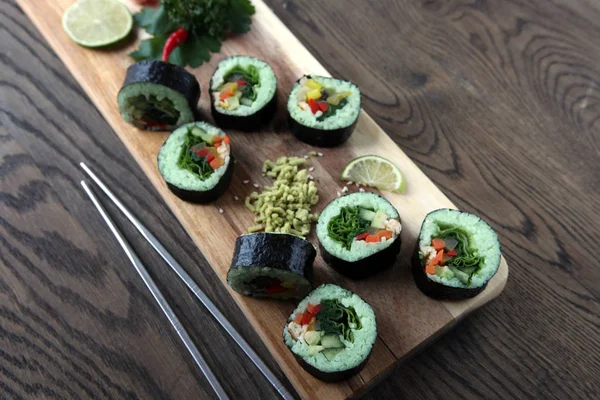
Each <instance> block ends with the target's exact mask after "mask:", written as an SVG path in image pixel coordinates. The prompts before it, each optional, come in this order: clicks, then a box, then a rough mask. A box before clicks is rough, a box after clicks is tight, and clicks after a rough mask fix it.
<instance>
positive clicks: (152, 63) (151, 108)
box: [117, 60, 200, 131]
mask: <svg viewBox="0 0 600 400" xmlns="http://www.w3.org/2000/svg"><path fill="white" fill-rule="evenodd" d="M199 99H200V85H199V84H198V81H197V80H196V77H195V76H194V75H192V74H190V73H189V72H187V71H186V70H185V69H183V68H181V67H179V66H177V65H174V64H169V63H166V62H162V61H156V60H144V61H140V62H137V63H135V64H133V65H131V66H130V67H129V68H127V74H126V75H125V82H123V86H122V87H121V90H120V91H119V94H118V95H117V100H118V103H119V112H120V113H121V117H123V119H124V120H125V121H127V122H129V123H130V124H131V125H133V126H135V127H136V128H139V129H145V130H149V131H167V130H169V131H170V130H173V129H175V128H176V127H178V126H180V125H183V124H185V123H188V122H192V121H194V119H195V118H194V112H195V110H196V107H197V106H198V100H199Z"/></svg>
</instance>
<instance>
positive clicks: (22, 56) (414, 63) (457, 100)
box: [0, 0, 600, 398]
mask: <svg viewBox="0 0 600 400" xmlns="http://www.w3.org/2000/svg"><path fill="white" fill-rule="evenodd" d="M268 3H269V4H270V5H271V6H272V7H273V8H274V10H275V11H276V13H277V14H278V15H279V16H280V18H282V19H283V20H284V22H285V23H286V24H287V25H288V26H289V27H290V28H291V29H292V31H293V32H294V33H295V34H296V35H297V36H298V37H299V38H300V39H301V40H302V41H303V42H304V43H305V44H306V45H307V46H308V47H309V49H310V50H311V51H313V53H314V54H315V55H316V56H317V57H318V58H319V59H320V60H321V61H322V62H323V63H324V65H325V66H326V67H327V68H328V69H329V70H330V71H331V72H332V73H335V74H337V75H340V76H343V77H346V78H349V79H351V80H353V81H355V82H356V83H358V84H359V85H360V86H361V87H362V88H363V91H364V93H365V97H364V105H365V108H366V109H367V111H368V112H369V113H370V114H371V115H372V116H373V117H374V118H376V120H377V122H378V123H379V124H381V125H382V127H383V128H384V129H385V130H386V132H388V133H389V134H390V135H392V136H393V138H394V140H395V141H396V142H397V143H398V144H399V145H400V146H401V147H402V148H403V150H404V151H405V152H407V153H408V154H409V155H410V156H411V157H412V158H413V160H415V162H416V163H417V164H418V165H419V167H420V168H422V169H423V170H424V171H425V172H426V173H427V174H428V175H429V176H430V177H431V178H432V179H433V180H434V182H435V183H436V184H437V185H438V186H439V187H441V188H442V189H443V190H444V192H445V193H447V194H448V195H449V197H450V198H451V200H453V201H454V202H455V203H456V204H458V205H459V206H460V207H461V208H464V209H466V210H469V211H473V212H477V213H479V214H481V215H483V216H485V217H487V218H488V219H490V220H491V221H492V222H493V223H494V225H495V226H496V227H497V228H498V231H499V234H500V237H501V241H502V244H503V246H504V254H505V256H506V257H507V258H508V260H509V263H510V264H511V266H512V268H511V278H510V280H509V284H508V286H507V288H506V289H505V292H504V293H503V295H502V296H501V297H500V298H499V299H497V300H496V301H495V302H493V303H491V304H490V305H488V306H486V308H485V309H483V310H481V311H479V312H477V313H475V314H474V315H472V316H471V317H469V318H468V319H467V320H466V321H464V322H463V323H462V324H460V325H459V326H458V327H457V328H455V329H454V330H453V331H452V332H450V333H449V334H447V335H446V336H445V337H444V338H442V339H441V340H440V341H439V342H437V343H436V344H435V345H434V346H432V347H430V348H429V349H428V350H427V351H425V352H424V353H422V354H421V355H419V356H417V357H416V358H414V359H412V360H410V361H408V362H407V364H405V365H404V366H402V367H400V368H398V369H397V370H396V371H395V372H394V373H393V374H392V376H391V377H390V378H389V379H387V380H386V381H384V382H383V383H382V384H381V385H379V386H378V387H377V388H376V389H375V390H373V391H372V392H370V393H369V394H367V397H368V398H394V397H398V398H430V397H436V398H477V397H486V398H526V397H538V398H593V396H594V389H595V388H596V387H597V386H598V384H599V379H598V376H600V365H599V364H600V363H599V362H598V360H599V359H600V354H599V350H598V345H597V344H598V341H599V339H600V338H599V334H598V332H599V329H598V328H599V326H600V318H599V314H600V307H599V305H598V294H599V292H598V291H599V288H600V281H599V277H600V270H599V269H598V261H597V260H596V259H595V258H594V250H593V249H594V248H595V247H597V246H594V245H595V244H596V243H598V241H599V240H600V236H599V234H598V232H599V231H598V228H597V227H598V225H599V223H600V219H599V217H598V214H597V210H598V198H599V196H598V195H599V194H600V193H599V192H600V189H599V185H598V184H599V183H600V162H599V161H600V157H599V154H600V133H599V129H598V123H599V122H598V120H599V117H598V99H600V96H599V93H598V91H599V87H600V86H599V81H600V80H599V79H598V78H599V77H598V72H597V68H596V66H597V65H598V62H599V61H600V29H599V26H598V22H597V21H598V13H599V11H598V10H599V7H598V6H597V4H596V3H588V2H584V1H556V2H553V3H549V2H541V1H530V2H524V1H513V0H510V1H505V2H491V1H475V2H466V1H463V2H461V1H444V2H442V1H423V2H409V1H396V2H394V1H380V2H369V3H367V2H361V1H356V0H354V1H346V2H342V1H336V2H334V1H330V2H309V1H288V2H281V1H273V0H271V1H268ZM0 13H1V14H0V24H1V25H2V32H3V33H2V37H3V46H6V47H4V48H5V49H6V50H4V48H3V52H2V54H1V58H0V61H1V63H2V72H1V74H2V78H1V80H0V84H1V90H2V96H0V123H1V127H2V128H1V131H0V133H1V135H2V136H1V138H2V147H1V149H2V150H1V153H2V157H3V158H2V164H1V165H2V169H1V170H0V171H1V174H0V176H1V177H2V180H1V182H2V184H1V188H0V193H1V196H2V202H1V205H0V207H2V212H1V213H0V215H1V217H2V219H1V222H2V223H1V229H2V235H1V237H2V245H1V246H0V249H1V250H0V251H1V253H0V254H1V255H2V261H1V264H0V268H2V273H1V274H0V310H1V311H0V319H1V321H2V322H1V323H0V342H1V345H0V348H1V349H2V352H0V357H1V358H2V362H0V365H1V368H0V374H1V376H2V379H0V382H1V384H0V390H1V391H2V393H3V396H5V397H13V398H18V397H71V398H77V397H134V396H137V397H140V398H152V397H175V398H193V397H207V396H210V393H211V392H210V388H209V387H208V386H207V385H206V383H205V382H204V380H203V378H202V376H201V375H200V374H199V373H198V372H197V371H196V369H195V367H194V365H193V364H192V363H191V362H190V361H189V357H188V356H187V354H186V353H185V351H184V350H182V348H181V346H180V345H179V344H178V342H177V340H176V339H175V338H174V337H173V335H172V334H171V333H170V331H169V328H168V326H166V325H165V323H164V322H165V321H164V320H163V317H162V316H161V315H160V314H159V313H158V312H157V310H156V308H155V307H154V306H153V304H152V302H151V299H149V297H148V296H147V293H146V292H145V288H144V287H143V284H142V283H141V282H140V281H139V279H138V277H137V276H136V275H135V273H134V272H133V271H132V270H131V269H130V268H127V269H123V268H120V267H117V266H120V265H126V264H124V257H123V256H122V255H121V253H120V251H119V249H118V248H117V246H116V245H115V243H114V241H113V240H112V238H111V237H109V236H108V234H107V233H106V231H105V229H104V227H103V226H102V224H101V222H100V221H99V220H98V218H97V216H96V215H95V212H94V211H93V210H91V209H90V208H89V206H88V204H87V201H86V199H85V198H84V197H83V196H82V195H81V192H80V191H79V189H78V180H79V179H80V178H81V174H80V173H79V171H78V170H77V168H76V166H75V165H76V163H77V162H78V161H80V160H81V158H82V157H83V156H84V155H85V156H86V157H88V158H89V159H90V160H91V161H92V162H93V163H94V164H95V165H110V168H103V169H102V173H103V175H104V176H108V177H110V183H111V185H112V186H113V187H115V188H117V190H118V191H119V194H120V195H122V196H123V197H124V199H125V200H126V201H127V202H128V203H131V204H133V203H138V204H139V210H138V212H139V214H140V217H142V218H144V220H145V221H149V223H151V224H152V226H162V227H164V229H165V231H164V232H156V233H157V234H158V236H159V239H160V240H161V241H163V243H165V244H166V245H167V247H168V248H169V249H171V250H173V251H174V253H175V254H177V256H178V259H179V260H180V261H181V262H182V264H183V265H184V267H185V268H186V269H187V270H188V272H190V273H192V274H193V276H194V278H195V279H196V280H197V281H198V283H199V284H201V286H202V287H203V288H204V289H205V290H207V291H208V292H209V294H210V295H211V297H212V298H214V299H217V301H218V302H219V303H220V304H222V305H223V306H222V309H223V310H224V312H225V313H226V314H227V315H228V316H229V317H230V318H231V319H232V320H233V321H234V322H235V324H236V326H237V327H238V328H239V329H240V330H242V332H243V334H244V336H245V337H247V338H249V339H250V340H251V341H252V343H253V345H254V347H255V348H257V349H258V350H260V354H261V355H262V356H263V358H265V359H266V360H267V361H268V362H269V365H270V366H272V367H273V368H274V369H275V364H274V362H273V361H272V360H271V359H270V358H269V357H268V355H267V352H266V351H264V349H263V348H262V346H261V345H260V341H259V340H257V338H255V337H254V336H253V334H252V332H251V329H250V328H249V327H248V326H247V325H246V324H245V323H244V322H243V321H241V320H240V319H239V318H238V319H235V317H236V315H239V311H237V308H236V307H235V305H234V304H233V302H232V301H231V300H230V298H229V296H228V294H227V293H226V292H225V290H223V289H222V288H221V287H220V286H219V284H218V282H217V279H216V277H215V276H214V275H213V273H212V271H211V269H210V268H209V267H208V265H206V263H205V261H204V260H203V258H202V256H201V255H200V253H199V252H198V251H197V250H196V249H195V247H194V246H193V245H192V243H191V241H190V240H189V238H188V237H187V236H186V235H185V233H184V232H183V230H182V229H181V227H180V226H179V225H178V224H177V223H174V222H173V220H172V216H171V214H170V212H168V210H167V209H166V207H165V206H164V203H162V201H160V199H159V198H158V197H157V194H156V192H155V191H154V190H152V189H151V187H150V184H149V183H148V181H147V180H146V178H145V177H144V176H143V174H142V173H141V171H140V170H139V168H137V166H136V165H135V163H134V162H132V160H131V158H130V157H129V155H128V154H127V152H126V151H125V149H124V148H123V146H122V145H121V143H120V141H119V140H118V139H117V138H116V136H114V135H113V134H112V133H111V132H110V129H109V128H108V127H107V125H106V123H105V122H104V121H103V120H102V118H101V117H100V116H99V114H98V113H97V112H96V111H95V109H94V107H93V106H92V105H91V104H90V102H89V100H88V99H87V98H86V97H85V96H84V95H83V94H82V92H81V90H80V89H79V87H78V86H77V85H76V83H75V82H74V81H73V80H72V78H71V77H70V75H69V74H68V72H66V70H65V68H64V66H63V65H62V64H61V63H60V61H59V60H58V59H57V58H56V56H55V55H54V54H53V53H52V52H51V51H50V50H49V49H48V47H47V45H46V44H45V42H44V41H43V40H42V39H41V38H40V36H39V35H38V33H37V31H35V29H34V28H33V27H32V26H31V24H30V23H29V22H28V21H27V20H26V18H25V17H24V16H23V15H22V13H21V12H20V10H19V9H18V8H16V6H15V5H14V3H13V2H12V1H11V2H3V3H2V5H0ZM100 138H101V139H100ZM127 193H129V194H127ZM112 211H113V215H118V214H116V213H114V209H113V210H112ZM120 225H121V226H122V227H123V229H124V230H125V231H126V232H127V234H128V235H127V236H128V237H129V238H131V240H132V242H133V243H134V245H135V246H136V248H143V246H145V244H144V243H143V242H142V241H140V240H139V238H137V237H136V235H135V234H133V233H132V231H131V230H130V229H129V228H128V227H127V224H124V223H122V220H121V224H120ZM143 257H144V262H146V263H147V265H149V266H151V270H152V273H153V274H156V275H155V276H157V278H158V280H159V281H162V282H167V281H168V280H169V279H172V278H173V277H172V276H171V275H170V274H169V273H168V271H166V270H165V269H164V268H161V267H160V266H159V263H161V261H160V260H158V259H157V258H156V257H154V256H153V254H151V253H149V254H144V255H143ZM108 290H112V291H113V292H117V294H119V295H120V296H119V297H121V298H122V299H123V302H115V301H114V300H112V301H111V300H110V298H108V297H107V296H105V295H104V293H106V291H108ZM163 290H165V292H166V294H167V295H168V296H169V299H170V300H171V301H173V302H174V303H175V304H174V305H175V306H176V312H177V313H178V314H179V315H181V316H182V319H183V322H184V324H194V325H196V326H198V325H201V326H206V329H203V330H202V331H198V334H195V335H194V340H195V341H196V343H198V344H202V349H203V352H204V354H206V355H207V357H208V358H209V361H211V362H212V363H213V365H216V363H217V362H216V361H215V360H221V361H222V363H221V364H220V365H222V367H220V368H219V369H217V373H218V375H219V376H220V377H221V378H222V379H224V382H225V384H226V388H227V390H228V391H230V393H232V394H237V395H238V397H244V398H246V397H248V398H259V397H260V398H265V397H267V396H268V395H269V394H270V395H272V396H273V394H272V391H271V390H270V388H269V386H268V385H267V384H265V382H264V380H263V379H262V378H261V377H260V376H258V374H256V372H255V370H254V369H253V367H252V365H251V363H249V362H248V361H246V360H245V359H244V357H243V356H242V355H241V353H240V352H239V351H238V350H237V349H235V348H234V347H232V346H233V344H231V343H230V341H229V339H228V338H224V337H222V332H221V331H220V329H219V328H218V327H216V325H215V324H214V323H213V322H212V321H211V319H210V317H208V316H207V315H206V313H205V312H204V311H203V310H202V309H201V307H199V306H197V305H196V303H195V301H194V300H193V299H191V297H189V295H187V294H184V295H183V296H182V295H181V294H182V293H185V291H184V290H183V288H182V287H181V285H179V286H178V284H177V283H175V282H173V284H172V285H171V284H170V285H168V286H165V287H163ZM140 316H141V317H140ZM206 332H211V334H206ZM200 333H202V334H200ZM210 337H214V339H213V340H212V341H210V340H208V339H209V338H210ZM225 378H227V380H225ZM273 397H275V396H273Z"/></svg>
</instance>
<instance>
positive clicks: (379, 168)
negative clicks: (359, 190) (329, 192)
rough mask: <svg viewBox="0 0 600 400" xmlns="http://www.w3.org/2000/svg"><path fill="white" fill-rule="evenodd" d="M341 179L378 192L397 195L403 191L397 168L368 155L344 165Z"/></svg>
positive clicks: (402, 183)
mask: <svg viewBox="0 0 600 400" xmlns="http://www.w3.org/2000/svg"><path fill="white" fill-rule="evenodd" d="M341 178H342V179H343V180H345V181H353V182H358V183H362V184H363V185H367V186H372V187H375V188H377V189H380V190H389V191H393V192H398V193H400V192H402V190H404V178H402V173H401V172H400V170H399V169H398V167H396V166H395V165H394V164H392V162H391V161H389V160H387V159H385V158H383V157H379V156H373V155H369V156H362V157H358V158H355V159H354V160H352V161H350V162H349V163H348V164H346V166H345V167H344V170H343V171H342V175H341Z"/></svg>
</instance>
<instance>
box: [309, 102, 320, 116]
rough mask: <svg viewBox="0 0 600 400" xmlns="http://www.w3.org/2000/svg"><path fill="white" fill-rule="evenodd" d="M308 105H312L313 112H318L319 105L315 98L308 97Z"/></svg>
mask: <svg viewBox="0 0 600 400" xmlns="http://www.w3.org/2000/svg"><path fill="white" fill-rule="evenodd" d="M308 106H309V107H310V111H312V113H313V114H316V113H317V111H319V105H318V104H317V102H316V100H315V99H308Z"/></svg>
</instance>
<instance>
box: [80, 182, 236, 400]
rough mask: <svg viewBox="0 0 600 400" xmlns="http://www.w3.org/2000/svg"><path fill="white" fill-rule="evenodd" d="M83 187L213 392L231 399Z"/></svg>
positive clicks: (138, 260) (98, 206)
mask: <svg viewBox="0 0 600 400" xmlns="http://www.w3.org/2000/svg"><path fill="white" fill-rule="evenodd" d="M81 186H83V190H85V192H86V193H87V195H88V196H89V197H90V199H91V200H92V202H93V203H94V205H95V206H96V208H97V209H98V211H99V212H100V215H102V218H103V219H104V222H106V224H107V225H108V227H109V228H110V230H111V232H112V233H113V235H114V236H115V237H116V238H117V240H118V241H119V244H120V245H121V247H122V248H123V250H124V251H125V254H127V257H128V258H129V261H131V263H132V264H133V266H134V267H135V269H136V271H137V272H138V273H139V274H140V276H141V277H142V280H143V281H144V283H145V284H146V286H147V287H148V289H150V292H151V293H152V296H154V299H155V300H156V302H157V303H158V305H159V306H160V309H161V310H162V311H163V313H164V314H165V315H166V317H167V319H168V320H169V322H170V323H171V325H172V326H173V329H175V332H177V335H179V337H180V338H181V341H182V342H183V344H184V345H185V347H186V348H187V349H188V351H189V352H190V354H191V355H192V357H193V358H194V361H196V364H198V367H199V368H200V370H201V371H202V373H203V374H204V376H205V377H206V379H207V380H208V383H209V384H210V386H211V387H212V388H213V390H214V391H215V393H216V394H217V396H218V397H219V399H222V400H227V399H229V397H228V396H227V393H225V390H224V389H223V387H222V386H221V384H220V383H219V381H218V379H217V377H216V376H215V375H214V374H213V372H212V371H211V369H210V367H209V366H208V364H207V363H206V361H205V360H204V358H202V355H201V354H200V352H199V351H198V349H197V348H196V345H195V344H194V342H192V339H191V338H190V336H189V335H188V333H187V331H186V330H185V328H184V327H183V326H182V325H181V322H179V319H178V318H177V316H176V315H175V313H174V312H173V309H172V308H171V306H169V303H168V302H167V300H166V299H165V298H164V296H163V295H162V293H161V292H160V290H159V289H158V287H157V286H156V284H155V283H154V281H153V280H152V278H151V277H150V275H149V274H148V271H147V270H146V268H145V267H144V265H143V264H142V261H141V260H140V259H139V257H138V256H137V254H135V252H134V251H133V249H132V248H131V247H130V246H129V244H128V243H127V242H126V241H125V238H124V237H123V235H122V234H121V232H120V231H119V229H118V228H117V227H116V225H115V224H114V222H113V221H112V219H111V218H110V217H109V216H108V214H107V213H106V210H105V209H104V207H102V205H101V204H100V202H99V201H98V199H97V198H96V196H95V195H94V193H93V192H92V191H91V189H90V188H89V186H88V185H87V184H86V183H85V181H81Z"/></svg>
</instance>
